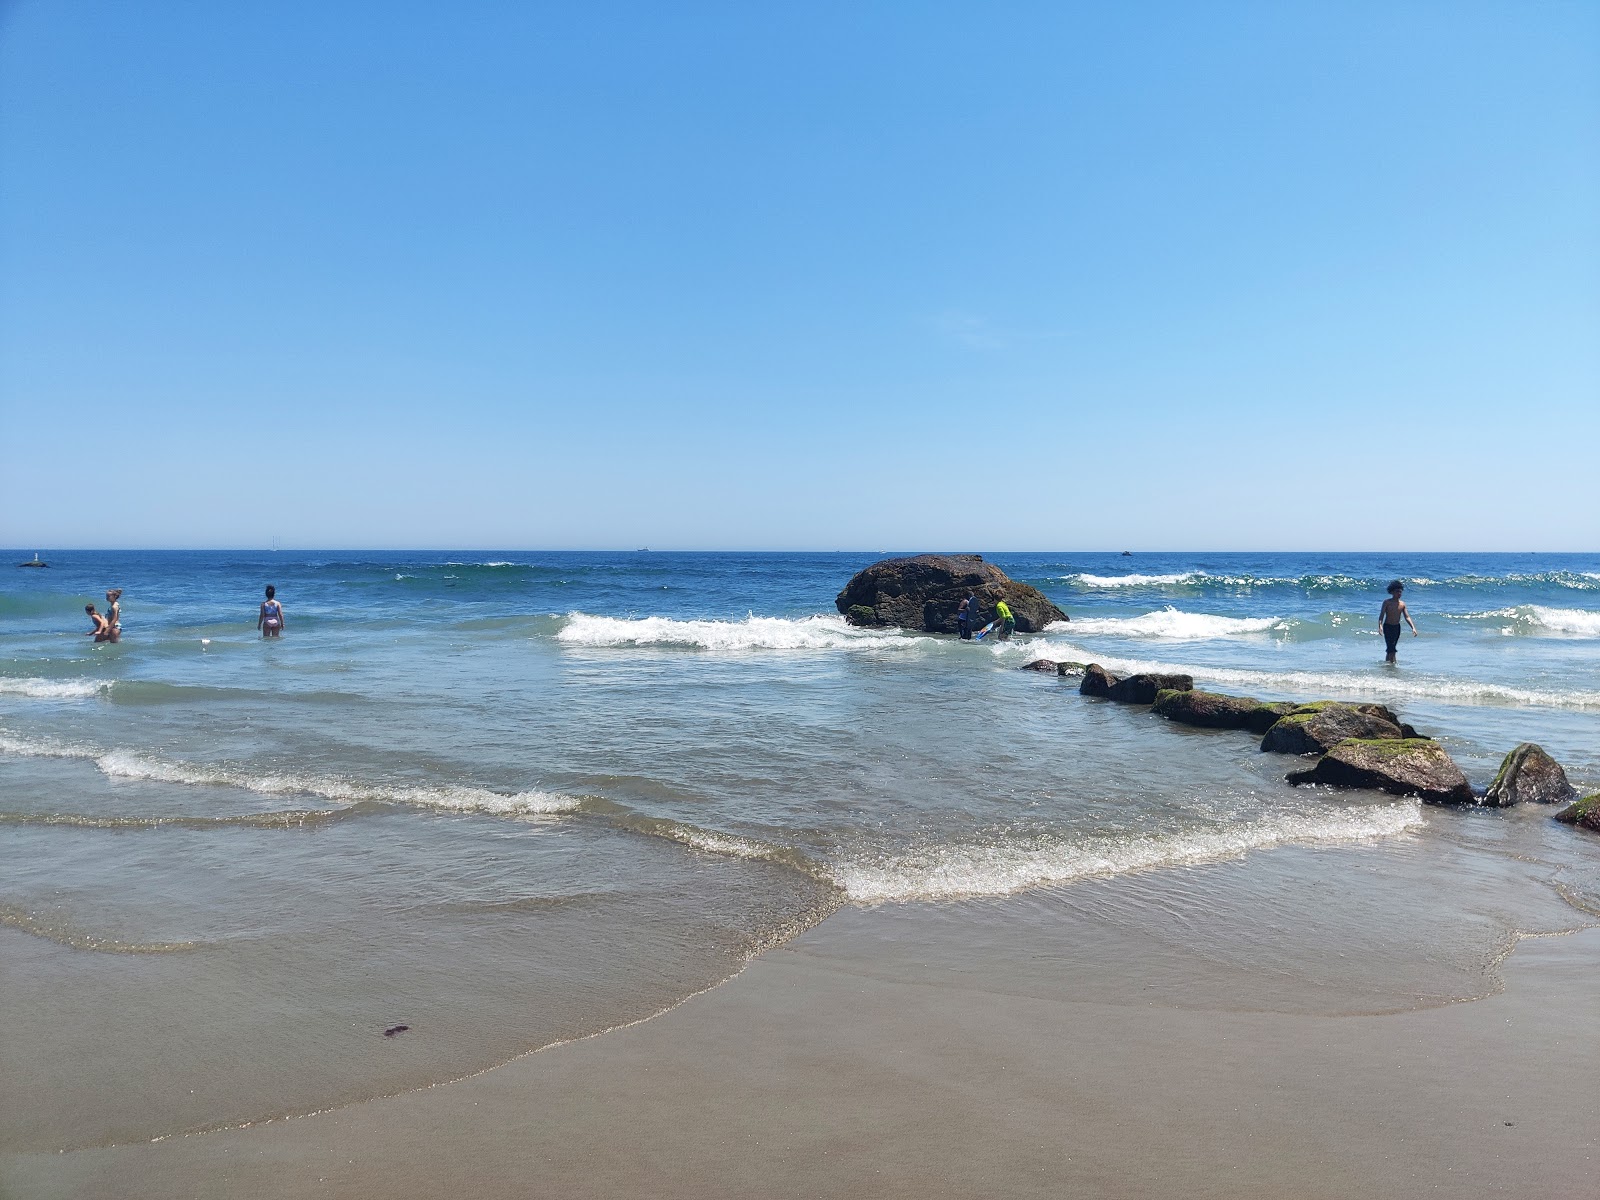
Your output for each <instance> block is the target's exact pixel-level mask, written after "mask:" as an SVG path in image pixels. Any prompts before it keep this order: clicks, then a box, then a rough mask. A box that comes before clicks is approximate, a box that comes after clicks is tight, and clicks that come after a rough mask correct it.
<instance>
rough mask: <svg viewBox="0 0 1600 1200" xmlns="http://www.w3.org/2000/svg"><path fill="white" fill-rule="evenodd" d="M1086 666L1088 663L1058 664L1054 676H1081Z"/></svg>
mask: <svg viewBox="0 0 1600 1200" xmlns="http://www.w3.org/2000/svg"><path fill="white" fill-rule="evenodd" d="M1088 665H1089V664H1088V663H1081V662H1058V663H1057V664H1056V674H1057V675H1082V674H1083V672H1084V668H1085V667H1087V666H1088Z"/></svg>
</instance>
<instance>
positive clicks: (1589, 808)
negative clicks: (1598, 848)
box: [1556, 792, 1600, 833]
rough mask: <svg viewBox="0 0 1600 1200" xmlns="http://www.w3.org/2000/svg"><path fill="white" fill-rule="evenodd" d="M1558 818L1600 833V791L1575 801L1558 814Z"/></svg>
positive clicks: (1565, 823)
mask: <svg viewBox="0 0 1600 1200" xmlns="http://www.w3.org/2000/svg"><path fill="white" fill-rule="evenodd" d="M1556 820H1558V821H1560V822H1561V823H1562V824H1564V825H1576V826H1577V827H1578V828H1579V829H1590V830H1593V831H1594V832H1595V833H1600V792H1596V793H1595V794H1594V795H1592V796H1584V797H1583V798H1582V799H1581V800H1575V801H1573V802H1572V803H1571V804H1569V805H1567V807H1565V808H1563V809H1562V810H1561V811H1560V812H1558V813H1557V814H1556Z"/></svg>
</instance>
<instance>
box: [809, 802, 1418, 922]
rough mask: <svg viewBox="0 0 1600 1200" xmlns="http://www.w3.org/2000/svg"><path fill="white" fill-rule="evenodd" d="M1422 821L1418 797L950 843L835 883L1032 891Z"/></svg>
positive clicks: (880, 896)
mask: <svg viewBox="0 0 1600 1200" xmlns="http://www.w3.org/2000/svg"><path fill="white" fill-rule="evenodd" d="M1421 824H1422V806H1421V804H1419V803H1418V802H1416V801H1406V802H1402V803H1398V804H1386V805H1380V806H1377V807H1370V808H1339V809H1330V810H1329V811H1327V812H1323V813H1317V814H1314V815H1296V816H1283V817H1274V818H1269V819H1267V820H1263V821H1255V822H1249V823H1244V824H1240V825H1237V826H1233V827H1230V828H1226V829H1217V830H1203V831H1193V832H1189V833H1181V834H1148V835H1137V836H1128V837H1103V838H1091V839H1087V840H1083V841H1064V840H1058V839H1053V838H1039V839H1037V840H1035V841H1032V842H1029V843H1025V844H1018V843H1014V842H1013V843H999V844H979V843H966V844H957V845H950V844H944V845H939V846H934V847H931V848H929V849H927V850H925V851H921V852H918V853H914V854H905V855H890V856H886V857H884V858H881V859H877V860H874V861H870V862H858V863H845V864H841V865H838V866H836V867H834V868H833V869H832V874H833V876H834V880H835V882H836V883H837V884H838V886H839V887H840V888H841V889H842V890H843V891H844V893H845V894H846V895H847V896H849V897H850V899H852V900H855V901H859V902H862V903H878V902H884V901H897V900H945V899H956V898H959V897H964V896H1004V895H1009V894H1010V893H1012V892H1020V891H1024V890H1026V889H1029V888H1036V887H1044V886H1049V885H1051V884H1061V883H1070V882H1072V881H1074V880H1078V879H1088V878H1093V877H1095V876H1105V875H1121V874H1124V873H1126V872H1128V871H1140V870H1148V869H1151V868H1156V867H1175V866H1190V865H1194V864H1199V863H1209V862H1220V861H1222V860H1224V859H1229V858H1238V857H1240V856H1241V855H1244V854H1246V853H1248V852H1249V851H1251V850H1260V849H1264V848H1266V847H1270V846H1279V845H1284V844H1289V843H1299V844H1326V843H1330V842H1359V841H1368V840H1372V839H1376V838H1384V837H1393V836H1395V835H1397V834H1401V833H1405V832H1406V831H1408V830H1411V829H1415V828H1417V827H1419V826H1420V825H1421Z"/></svg>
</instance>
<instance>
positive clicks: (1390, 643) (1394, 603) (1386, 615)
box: [1378, 579, 1417, 662]
mask: <svg viewBox="0 0 1600 1200" xmlns="http://www.w3.org/2000/svg"><path fill="white" fill-rule="evenodd" d="M1405 590H1406V585H1405V584H1403V583H1401V582H1400V581H1399V580H1398V579H1396V580H1395V581H1394V582H1393V583H1391V584H1390V585H1389V598H1388V599H1387V600H1385V601H1384V602H1383V607H1381V608H1380V609H1378V624H1380V625H1382V626H1383V646H1384V650H1385V654H1384V657H1383V661H1384V662H1394V661H1395V657H1394V654H1395V649H1396V647H1398V646H1399V645H1400V622H1401V620H1402V619H1404V621H1405V623H1406V624H1407V625H1409V626H1411V636H1412V637H1416V636H1417V623H1416V622H1415V621H1413V620H1412V619H1411V611H1410V610H1409V609H1408V608H1406V602H1405V601H1404V600H1402V599H1400V593H1401V592H1403V591H1405Z"/></svg>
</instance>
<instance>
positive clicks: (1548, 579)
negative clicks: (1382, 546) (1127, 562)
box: [1060, 571, 1600, 593]
mask: <svg viewBox="0 0 1600 1200" xmlns="http://www.w3.org/2000/svg"><path fill="white" fill-rule="evenodd" d="M1390 578H1391V577H1390V576H1382V577H1379V576H1371V577H1366V576H1359V575H1337V574H1325V575H1250V574H1239V575H1229V574H1217V573H1213V572H1210V571H1175V572H1172V573H1170V574H1163V575H1140V574H1129V575H1092V574H1089V573H1088V572H1079V573H1076V574H1071V575H1062V576H1060V580H1061V582H1062V583H1067V584H1073V585H1075V586H1077V587H1080V588H1086V589H1106V588H1140V587H1142V588H1274V587H1297V588H1300V589H1302V590H1304V591H1308V592H1323V591H1377V592H1380V593H1381V592H1382V590H1383V588H1384V586H1385V585H1386V584H1387V583H1388V582H1389V579H1390ZM1400 578H1401V579H1403V580H1404V581H1405V582H1406V583H1407V584H1409V585H1412V586H1414V587H1428V588H1452V589H1459V590H1464V591H1471V590H1474V589H1482V590H1485V591H1488V590H1493V589H1496V588H1501V587H1504V586H1506V585H1507V584H1524V585H1526V584H1534V585H1540V584H1542V585H1546V586H1553V587H1563V588H1570V589H1572V590H1574V591H1585V592H1592V591H1600V571H1535V572H1511V573H1509V574H1506V575H1457V576H1454V577H1452V578H1449V579H1429V578H1427V577H1426V576H1422V575H1402V576H1400Z"/></svg>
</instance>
